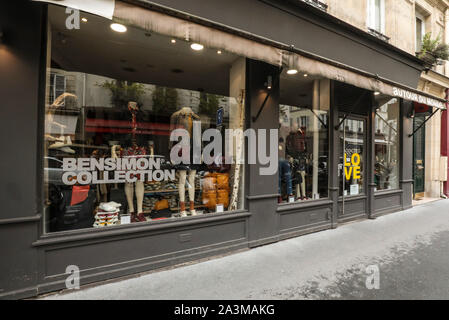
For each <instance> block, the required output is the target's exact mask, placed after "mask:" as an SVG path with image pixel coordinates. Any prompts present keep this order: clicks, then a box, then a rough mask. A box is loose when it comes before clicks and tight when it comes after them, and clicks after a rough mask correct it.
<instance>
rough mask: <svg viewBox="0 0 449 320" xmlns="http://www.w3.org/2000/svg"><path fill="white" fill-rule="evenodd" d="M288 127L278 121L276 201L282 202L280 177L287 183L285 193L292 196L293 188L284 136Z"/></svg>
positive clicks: (285, 136)
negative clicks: (277, 188)
mask: <svg viewBox="0 0 449 320" xmlns="http://www.w3.org/2000/svg"><path fill="white" fill-rule="evenodd" d="M289 130H290V129H289V127H287V126H284V125H283V124H282V123H279V151H278V157H279V167H278V170H279V194H280V196H279V198H278V202H279V203H282V179H283V180H284V181H285V184H286V185H287V195H288V196H289V197H290V196H293V188H292V171H291V167H290V163H289V162H288V161H287V160H286V138H287V135H288V132H289Z"/></svg>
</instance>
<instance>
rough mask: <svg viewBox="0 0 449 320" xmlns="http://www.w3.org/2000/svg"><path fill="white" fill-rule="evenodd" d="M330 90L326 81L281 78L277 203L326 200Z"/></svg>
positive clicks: (285, 75) (299, 76) (284, 75)
mask: <svg viewBox="0 0 449 320" xmlns="http://www.w3.org/2000/svg"><path fill="white" fill-rule="evenodd" d="M329 88H330V86H329V80H326V79H320V78H316V79H314V78H313V77H311V76H306V77H304V76H303V75H299V74H295V75H291V74H287V73H286V72H284V73H282V74H281V97H280V101H281V104H280V110H279V171H278V179H279V194H280V195H281V196H280V198H279V203H285V202H288V203H292V202H298V201H308V200H317V199H322V198H327V197H328V161H329V159H328V156H329V137H328V133H329V129H328V127H327V123H328V117H329ZM285 117H287V118H288V119H290V121H282V119H284V118H285Z"/></svg>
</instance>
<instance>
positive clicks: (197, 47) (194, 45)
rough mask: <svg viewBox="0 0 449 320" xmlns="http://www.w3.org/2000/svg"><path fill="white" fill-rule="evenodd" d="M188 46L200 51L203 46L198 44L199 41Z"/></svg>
mask: <svg viewBox="0 0 449 320" xmlns="http://www.w3.org/2000/svg"><path fill="white" fill-rule="evenodd" d="M190 48H192V49H193V50H195V51H201V50H203V49H204V46H203V45H202V44H199V43H192V44H191V45H190Z"/></svg>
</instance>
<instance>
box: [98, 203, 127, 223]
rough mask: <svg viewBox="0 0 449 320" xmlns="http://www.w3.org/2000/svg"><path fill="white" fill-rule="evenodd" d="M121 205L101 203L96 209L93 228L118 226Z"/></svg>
mask: <svg viewBox="0 0 449 320" xmlns="http://www.w3.org/2000/svg"><path fill="white" fill-rule="evenodd" d="M120 207H121V204H120V203H117V202H114V201H111V202H102V203H100V205H99V206H98V208H97V213H96V214H95V222H94V225H93V227H94V228H99V227H107V226H113V225H116V224H119V213H120Z"/></svg>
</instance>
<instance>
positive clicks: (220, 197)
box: [217, 189, 229, 208]
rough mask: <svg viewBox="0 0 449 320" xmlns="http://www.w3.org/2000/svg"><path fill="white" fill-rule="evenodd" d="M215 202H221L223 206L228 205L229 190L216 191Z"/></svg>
mask: <svg viewBox="0 0 449 320" xmlns="http://www.w3.org/2000/svg"><path fill="white" fill-rule="evenodd" d="M217 203H218V204H222V205H223V206H224V207H225V208H227V207H228V206H229V191H228V190H226V189H221V190H218V191H217Z"/></svg>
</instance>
